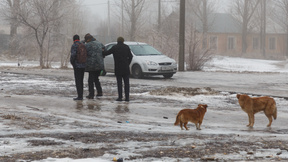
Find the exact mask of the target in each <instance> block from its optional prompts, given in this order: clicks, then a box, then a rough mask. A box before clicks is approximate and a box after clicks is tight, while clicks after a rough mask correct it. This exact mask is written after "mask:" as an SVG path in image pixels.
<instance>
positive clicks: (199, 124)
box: [198, 122, 202, 130]
mask: <svg viewBox="0 0 288 162" xmlns="http://www.w3.org/2000/svg"><path fill="white" fill-rule="evenodd" d="M201 124H202V122H199V123H198V130H201V128H200V126H201Z"/></svg>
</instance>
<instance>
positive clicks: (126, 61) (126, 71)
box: [104, 37, 133, 102]
mask: <svg viewBox="0 0 288 162" xmlns="http://www.w3.org/2000/svg"><path fill="white" fill-rule="evenodd" d="M110 54H113V57H114V71H115V75H116V79H117V88H118V98H117V100H116V101H122V98H123V96H122V79H123V81H124V90H125V101H127V102H129V91H130V83H129V76H130V67H129V65H130V63H131V61H132V58H133V55H132V53H131V50H130V48H129V46H127V45H126V44H124V38H123V37H118V38H117V44H116V45H115V46H113V47H112V48H111V49H109V50H108V51H104V55H105V56H107V55H110Z"/></svg>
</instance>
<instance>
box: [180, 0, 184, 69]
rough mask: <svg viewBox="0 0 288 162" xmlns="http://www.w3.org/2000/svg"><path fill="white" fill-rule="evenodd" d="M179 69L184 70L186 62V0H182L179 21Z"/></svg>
mask: <svg viewBox="0 0 288 162" xmlns="http://www.w3.org/2000/svg"><path fill="white" fill-rule="evenodd" d="M178 62H179V63H178V65H179V71H184V62H185V0H180V21H179V60H178Z"/></svg>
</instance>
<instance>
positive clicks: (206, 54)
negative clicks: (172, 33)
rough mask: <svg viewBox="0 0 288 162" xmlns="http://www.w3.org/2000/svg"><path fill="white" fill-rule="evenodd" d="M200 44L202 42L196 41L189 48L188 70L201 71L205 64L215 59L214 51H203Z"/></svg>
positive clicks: (207, 49)
mask: <svg viewBox="0 0 288 162" xmlns="http://www.w3.org/2000/svg"><path fill="white" fill-rule="evenodd" d="M199 43H200V41H196V42H194V43H192V44H190V45H189V47H188V48H189V49H188V61H187V63H188V66H187V70H192V71H197V70H201V69H202V68H203V66H204V64H205V63H206V62H208V61H210V60H211V59H212V57H213V53H212V50H210V49H209V48H206V49H201V48H200V45H199Z"/></svg>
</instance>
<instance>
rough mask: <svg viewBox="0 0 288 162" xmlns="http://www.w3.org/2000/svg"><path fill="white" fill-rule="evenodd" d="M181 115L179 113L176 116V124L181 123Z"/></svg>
mask: <svg viewBox="0 0 288 162" xmlns="http://www.w3.org/2000/svg"><path fill="white" fill-rule="evenodd" d="M179 117H180V113H178V115H177V116H176V121H175V123H174V125H179V123H180V119H179Z"/></svg>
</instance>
